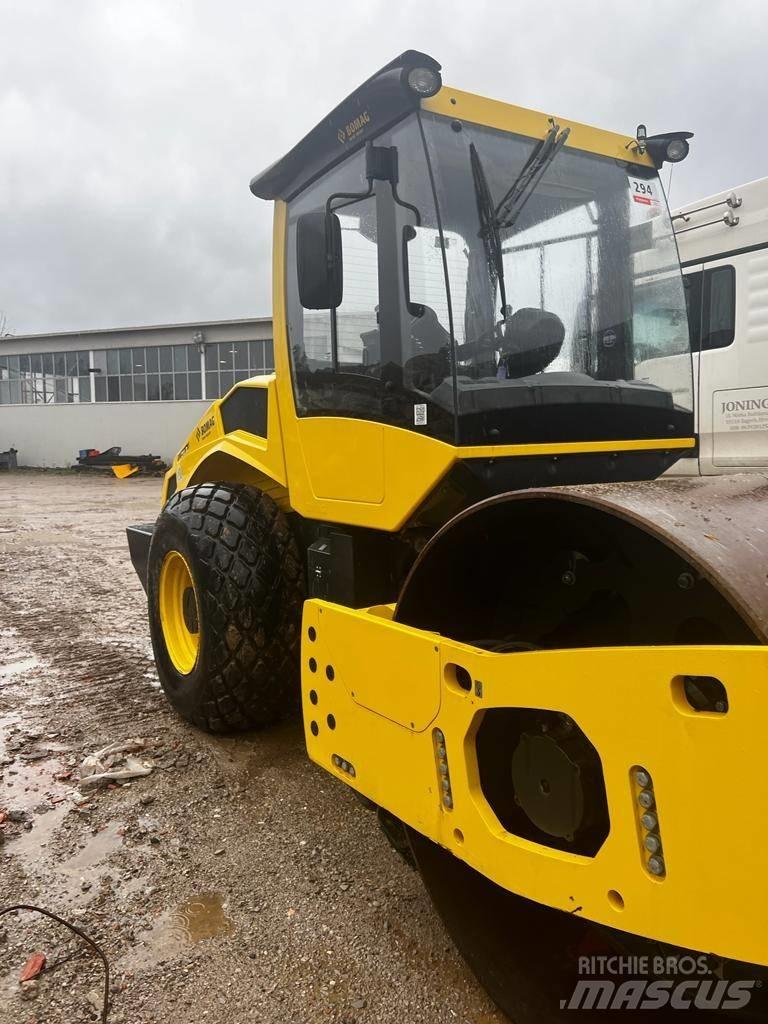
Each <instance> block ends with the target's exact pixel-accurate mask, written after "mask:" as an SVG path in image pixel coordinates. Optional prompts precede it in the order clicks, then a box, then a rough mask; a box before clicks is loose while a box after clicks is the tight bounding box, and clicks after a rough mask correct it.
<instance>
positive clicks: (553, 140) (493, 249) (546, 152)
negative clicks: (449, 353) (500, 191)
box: [469, 118, 571, 317]
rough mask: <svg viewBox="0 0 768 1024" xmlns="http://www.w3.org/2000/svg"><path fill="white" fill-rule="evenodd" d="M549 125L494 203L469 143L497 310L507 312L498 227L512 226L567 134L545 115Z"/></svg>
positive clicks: (483, 238)
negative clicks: (497, 295) (496, 289)
mask: <svg viewBox="0 0 768 1024" xmlns="http://www.w3.org/2000/svg"><path fill="white" fill-rule="evenodd" d="M549 124H550V129H549V131H548V132H547V134H546V135H545V136H544V138H543V139H542V140H541V141H540V142H539V143H538V145H537V146H536V147H535V148H534V150H533V152H532V153H531V155H530V156H529V157H528V159H527V160H526V161H525V164H524V165H523V169H522V170H521V171H520V173H519V174H518V176H517V177H516V178H515V180H514V181H513V182H512V184H511V186H510V187H509V189H508V190H507V192H506V194H505V195H504V198H503V199H502V200H501V202H500V203H499V204H498V206H494V202H493V197H492V196H491V190H490V188H489V186H488V179H487V178H486V176H485V171H484V169H483V164H482V162H481V160H480V155H479V153H478V152H477V148H476V147H475V144H474V143H471V144H470V147H469V156H470V161H471V165H472V180H473V182H474V186H475V197H476V199H477V212H478V215H479V217H480V237H481V238H482V240H483V245H484V246H485V254H486V258H487V260H488V268H489V270H490V272H491V283H492V285H493V286H494V288H495V286H496V284H497V283H498V286H499V298H500V299H501V314H502V316H503V317H506V316H507V294H506V287H505V282H504V257H503V255H502V249H501V238H500V236H499V231H501V230H505V229H507V228H511V227H513V226H514V224H515V222H516V221H517V218H518V217H519V216H520V214H521V213H522V212H523V209H524V208H525V205H526V203H527V202H528V200H529V199H530V198H531V196H532V195H533V193H534V192H535V191H536V187H537V186H538V184H539V182H540V181H541V179H542V177H543V176H544V173H545V172H546V170H547V168H548V167H549V165H550V164H551V163H552V161H553V160H554V159H555V157H556V156H557V154H558V153H559V152H560V150H561V149H562V148H563V146H564V145H565V141H566V139H567V138H568V136H569V135H570V134H571V129H570V128H563V129H561V128H560V125H559V124H557V123H556V122H555V121H554V120H553V118H550V119H549Z"/></svg>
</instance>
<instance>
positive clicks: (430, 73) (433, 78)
mask: <svg viewBox="0 0 768 1024" xmlns="http://www.w3.org/2000/svg"><path fill="white" fill-rule="evenodd" d="M442 84H443V80H442V79H441V77H440V73H439V72H438V71H434V70H433V69H432V68H411V70H410V71H409V72H408V88H409V89H411V91H412V92H415V93H418V95H419V96H423V97H424V98H425V99H426V98H427V97H429V96H434V95H435V93H438V92H440V88H441V86H442Z"/></svg>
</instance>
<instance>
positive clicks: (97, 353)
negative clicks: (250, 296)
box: [0, 339, 274, 405]
mask: <svg viewBox="0 0 768 1024" xmlns="http://www.w3.org/2000/svg"><path fill="white" fill-rule="evenodd" d="M273 369H274V351H273V345H272V341H271V339H263V340H260V341H234V342H231V341H230V342H214V343H211V344H204V345H197V344H191V345H146V346H141V347H132V348H104V349H92V350H81V351H76V352H75V351H73V352H46V353H33V354H27V355H3V354H0V405H49V404H54V403H55V404H66V403H78V402H147V401H148V402H171V401H187V400H190V399H201V398H205V399H214V398H219V397H221V396H222V395H224V394H226V393H227V391H229V389H230V388H231V387H232V385H233V384H235V383H237V382H238V381H241V380H246V379H247V378H248V377H253V376H256V375H257V374H263V373H271V372H272V371H273ZM92 382H93V383H92Z"/></svg>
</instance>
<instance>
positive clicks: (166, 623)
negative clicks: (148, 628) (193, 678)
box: [158, 551, 200, 676]
mask: <svg viewBox="0 0 768 1024" xmlns="http://www.w3.org/2000/svg"><path fill="white" fill-rule="evenodd" d="M158 599H159V605H160V624H161V626H162V630H163V639H164V640H165V646H166V650H167V651H168V657H169V658H170V659H171V663H172V664H173V667H174V668H175V669H176V671H177V672H178V673H179V675H182V676H186V675H189V674H190V672H191V671H192V670H193V669H194V667H195V665H196V664H197V659H198V655H199V653H200V631H199V630H200V627H199V622H200V614H199V609H198V602H197V594H196V592H195V584H194V580H193V579H192V573H191V572H190V569H189V565H188V564H187V560H186V558H185V557H184V556H183V555H182V554H181V552H180V551H169V552H168V554H167V555H166V556H165V558H164V559H163V564H162V567H161V569H160V585H159V593H158Z"/></svg>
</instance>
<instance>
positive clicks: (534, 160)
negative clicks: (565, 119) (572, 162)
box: [494, 117, 571, 233]
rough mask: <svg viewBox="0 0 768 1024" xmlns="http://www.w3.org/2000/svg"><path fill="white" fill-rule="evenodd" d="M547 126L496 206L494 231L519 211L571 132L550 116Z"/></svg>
mask: <svg viewBox="0 0 768 1024" xmlns="http://www.w3.org/2000/svg"><path fill="white" fill-rule="evenodd" d="M549 124H550V129H549V131H548V132H547V134H546V135H545V136H544V138H543V139H542V140H541V142H539V144H538V145H537V146H536V148H535V149H534V150H533V152H532V153H531V155H530V156H529V157H528V159H527V160H526V161H525V164H524V165H523V169H522V171H520V173H519V174H518V176H517V178H515V180H514V181H513V182H512V185H511V186H510V188H509V189H508V191H507V194H506V195H505V196H504V198H503V199H502V200H501V202H500V203H499V205H498V206H497V207H496V210H495V216H494V219H495V221H496V231H497V233H498V231H499V229H501V228H511V227H512V226H513V225H514V223H515V221H516V220H517V218H518V217H519V216H520V214H521V213H522V212H523V209H524V208H525V205H526V203H527V202H528V200H529V199H530V198H531V196H532V195H533V193H534V192H535V190H536V187H537V186H538V184H539V182H540V181H541V179H542V177H543V176H544V172H545V171H546V170H547V168H548V167H549V165H550V164H551V163H552V161H553V160H554V159H555V157H556V156H557V154H558V153H559V152H560V150H561V149H562V148H563V146H564V145H565V141H566V139H567V138H568V136H569V135H570V134H571V129H570V128H563V129H562V130H561V128H560V125H559V124H557V123H556V122H555V121H554V120H553V119H552V118H551V117H550V119H549Z"/></svg>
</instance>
